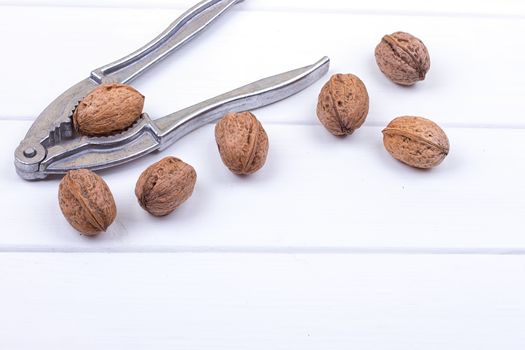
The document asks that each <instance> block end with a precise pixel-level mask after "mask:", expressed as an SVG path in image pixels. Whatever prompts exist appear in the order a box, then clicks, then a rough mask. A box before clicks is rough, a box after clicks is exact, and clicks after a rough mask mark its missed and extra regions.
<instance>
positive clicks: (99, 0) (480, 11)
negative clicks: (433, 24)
mask: <svg viewBox="0 0 525 350" xmlns="http://www.w3.org/2000/svg"><path fill="white" fill-rule="evenodd" d="M196 2H197V0H76V1H68V0H0V5H11V6H67V7H118V8H130V7H140V8H159V7H160V8H188V7H190V6H193V5H194V4H195V3H196ZM243 10H265V11H294V12H302V11H317V12H322V11H336V12H340V11H348V12H366V13H409V14H421V13H429V14H446V15H485V16H487V15H488V16H498V15H506V16H522V15H524V14H525V8H524V5H523V2H522V1H519V0H500V1H494V0H492V1H475V0H462V1H454V0H442V1H437V0H430V1H417V0H397V1H395V2H393V1H387V0H369V1H348V0H324V1H318V0H246V1H245V3H244V4H243Z"/></svg>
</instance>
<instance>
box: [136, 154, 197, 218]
mask: <svg viewBox="0 0 525 350" xmlns="http://www.w3.org/2000/svg"><path fill="white" fill-rule="evenodd" d="M196 181H197V173H196V172H195V169H193V167H192V166H191V165H189V164H186V163H184V162H183V161H182V160H180V159H177V158H175V157H166V158H163V159H161V160H160V161H158V162H157V163H154V164H152V165H150V166H149V167H148V168H147V169H146V170H144V172H143V173H142V174H141V175H140V177H139V179H138V181H137V184H136V186H135V195H136V196H137V199H138V200H139V204H140V206H141V207H142V208H143V209H144V210H146V211H147V212H148V213H150V214H152V215H154V216H165V215H168V214H169V213H171V212H173V211H174V210H175V209H177V207H179V206H180V205H181V204H182V203H184V202H185V201H186V200H187V199H188V198H190V197H191V195H192V193H193V188H194V187H195V182H196Z"/></svg>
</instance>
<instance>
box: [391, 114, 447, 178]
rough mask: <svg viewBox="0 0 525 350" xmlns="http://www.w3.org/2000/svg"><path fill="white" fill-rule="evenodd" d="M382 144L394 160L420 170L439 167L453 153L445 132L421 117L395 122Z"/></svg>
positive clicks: (402, 118) (409, 117)
mask: <svg viewBox="0 0 525 350" xmlns="http://www.w3.org/2000/svg"><path fill="white" fill-rule="evenodd" d="M383 143H384V145H385V148H386V150H387V151H388V152H389V153H390V154H391V155H392V157H394V158H395V159H397V160H399V161H401V162H403V163H405V164H408V165H410V166H412V167H414V168H421V169H428V168H432V167H435V166H437V165H439V164H440V163H441V162H442V161H443V159H445V157H446V156H447V155H448V153H449V150H450V145H449V141H448V137H447V135H446V134H445V132H444V131H443V130H442V129H441V128H440V127H439V126H438V125H437V124H436V123H434V122H433V121H431V120H428V119H425V118H422V117H411V116H404V117H398V118H395V119H394V120H392V121H391V122H390V123H389V124H388V126H387V127H386V128H385V129H384V130H383Z"/></svg>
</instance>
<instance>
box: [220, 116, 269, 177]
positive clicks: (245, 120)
mask: <svg viewBox="0 0 525 350" xmlns="http://www.w3.org/2000/svg"><path fill="white" fill-rule="evenodd" d="M215 141H216V142H217V147H218V149H219V153H220V155H221V159H222V161H223V163H224V165H226V166H227V167H228V169H230V170H231V171H232V172H233V173H235V174H238V175H248V174H253V173H254V172H256V171H257V170H259V169H261V168H262V166H263V165H264V163H265V162H266V156H267V154H268V135H267V134H266V131H264V128H263V127H262V125H261V123H260V122H259V121H258V120H257V118H256V117H255V116H254V115H253V114H252V113H250V112H242V113H229V114H227V115H226V116H224V117H223V118H222V119H221V120H219V122H218V123H217V124H216V125H215Z"/></svg>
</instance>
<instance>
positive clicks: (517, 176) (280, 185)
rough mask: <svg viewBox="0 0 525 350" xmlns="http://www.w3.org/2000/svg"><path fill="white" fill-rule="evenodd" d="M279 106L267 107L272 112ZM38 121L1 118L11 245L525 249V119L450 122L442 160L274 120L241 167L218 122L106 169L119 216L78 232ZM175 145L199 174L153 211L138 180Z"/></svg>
mask: <svg viewBox="0 0 525 350" xmlns="http://www.w3.org/2000/svg"><path fill="white" fill-rule="evenodd" d="M270 113H271V111H269V110H261V111H260V115H259V116H260V118H261V120H263V123H264V121H265V120H266V119H267V116H268V115H269V114H270ZM29 125H30V122H13V121H3V122H0V130H1V132H0V135H1V137H0V140H1V142H2V145H1V146H2V148H3V149H5V150H6V152H3V153H1V154H0V163H1V164H4V167H3V169H2V172H1V173H0V176H1V177H0V192H1V193H2V198H3V200H2V201H0V212H2V213H3V214H2V215H3V219H2V222H3V224H4V226H5V227H7V228H9V229H7V230H3V233H2V237H1V241H0V249H3V250H45V251H53V250H66V251H69V250H73V251H77V250H78V251H93V250H94V251H97V250H103V251H112V250H118V251H127V250H132V251H137V250H138V251H141V250H153V251H155V250H161V251H162V250H167V251H171V250H173V251H177V250H193V249H194V250H213V249H219V250H229V249H233V250H239V249H240V250H243V249H248V250H250V249H255V250H257V249H262V250H268V249H270V250H271V249H283V248H286V247H290V248H293V249H301V248H307V249H335V250H337V249H361V248H362V249H389V248H393V249H403V248H407V249H423V250H436V249H476V248H479V249H489V250H491V249H495V250H500V251H513V250H518V251H523V249H525V235H524V234H523V232H524V231H523V227H522V223H523V212H524V209H525V183H524V182H523V179H524V178H525V130H523V129H519V130H518V129H516V130H510V129H483V128H479V129H473V128H447V129H446V132H447V133H448V135H449V138H450V142H451V152H450V155H449V157H448V158H447V159H445V161H444V162H443V164H441V165H440V166H439V167H437V168H435V169H433V170H431V171H420V170H415V169H412V168H410V167H407V166H405V165H403V164H401V163H399V162H397V161H396V160H394V159H393V158H391V157H390V155H389V154H388V153H387V152H386V151H385V150H384V148H383V145H382V135H381V129H380V128H377V127H363V128H362V129H360V130H358V131H357V132H356V133H355V134H354V135H352V136H350V137H347V138H337V137H334V136H332V135H331V134H329V133H328V132H327V131H326V130H325V129H324V128H323V127H322V126H301V125H276V124H271V123H269V124H264V125H265V127H266V130H267V133H268V135H269V140H270V152H269V157H268V161H267V164H266V165H265V167H264V168H263V169H262V170H261V171H260V172H259V173H257V174H255V175H253V176H250V177H246V178H243V177H238V176H235V175H233V174H231V173H230V172H229V171H228V170H227V169H226V168H225V167H224V166H223V164H222V162H221V160H220V157H219V155H218V152H217V148H216V145H215V139H214V134H213V126H212V125H210V126H206V127H204V128H202V129H200V130H198V131H196V132H194V133H192V134H190V135H188V136H186V137H185V138H183V139H182V140H180V141H179V142H177V143H176V144H175V145H173V146H172V147H171V148H169V149H167V150H165V151H164V152H163V153H157V154H154V155H150V156H147V157H145V158H143V159H140V160H138V161H136V162H132V163H130V164H128V165H125V166H122V167H118V168H114V169H112V170H108V171H103V172H101V174H102V176H103V177H104V178H105V179H106V180H107V182H108V184H109V186H110V188H111V189H112V191H113V193H114V196H115V199H116V203H117V207H118V216H117V220H116V222H115V223H114V224H113V225H112V226H111V227H110V229H109V230H108V232H107V233H105V234H101V235H100V236H99V237H98V238H96V239H88V238H84V237H81V236H79V235H78V234H77V233H76V231H74V229H72V228H71V227H70V226H69V225H68V224H67V222H66V221H65V219H64V218H63V217H62V215H61V213H60V210H59V208H58V201H57V190H58V179H54V180H49V181H40V182H27V181H24V180H22V179H20V178H19V177H18V176H17V175H16V173H15V172H14V167H13V166H12V165H11V164H12V163H11V162H12V154H11V152H7V150H13V149H14V148H15V147H16V145H17V144H18V142H19V140H20V139H21V138H22V137H23V135H24V133H25V131H26V129H27V128H28V127H29ZM166 155H174V156H177V157H180V158H181V159H183V160H185V161H186V162H188V163H190V164H192V165H193V166H194V167H195V169H196V171H197V174H198V179H197V185H196V189H195V192H194V194H193V196H192V197H191V198H190V200H189V201H188V202H187V203H185V204H184V205H183V206H182V207H181V208H179V209H178V210H177V211H176V212H175V213H173V214H172V215H170V216H168V217H165V218H161V219H159V218H154V217H152V216H150V215H149V214H147V213H146V212H145V211H143V210H142V209H141V208H140V207H139V205H138V204H137V201H136V198H135V195H134V192H133V191H134V187H135V182H136V180H137V178H138V176H139V174H140V173H141V172H142V170H143V169H145V168H146V167H147V166H148V165H150V164H151V163H153V162H154V161H156V160H158V159H160V158H161V157H163V156H166Z"/></svg>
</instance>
